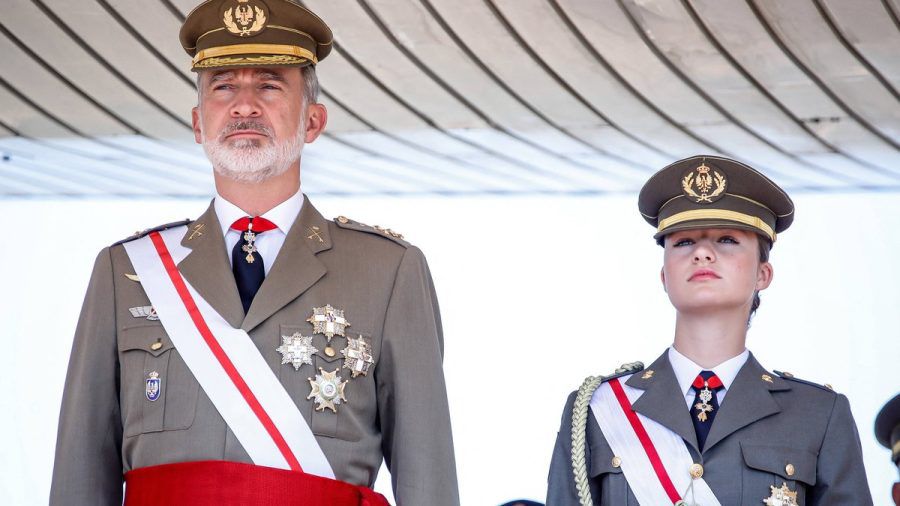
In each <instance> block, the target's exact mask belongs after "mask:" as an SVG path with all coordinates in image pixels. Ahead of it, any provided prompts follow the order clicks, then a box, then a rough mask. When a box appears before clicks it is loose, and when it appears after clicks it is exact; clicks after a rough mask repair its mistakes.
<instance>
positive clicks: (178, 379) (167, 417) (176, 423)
mask: <svg viewBox="0 0 900 506" xmlns="http://www.w3.org/2000/svg"><path fill="white" fill-rule="evenodd" d="M118 344H119V360H120V364H121V370H120V385H121V392H120V403H121V407H122V424H123V432H124V435H125V437H129V436H136V435H138V434H145V433H148V432H160V431H164V430H184V429H187V428H190V426H191V425H192V424H193V423H194V416H195V415H196V411H197V398H198V395H199V391H200V385H199V384H198V383H197V380H196V379H194V376H193V374H191V372H190V370H189V369H188V367H187V364H185V363H184V360H183V359H182V358H181V355H180V354H179V353H178V351H177V350H176V349H175V347H174V345H173V344H172V341H171V340H169V336H168V335H167V334H166V332H165V330H164V329H163V327H162V326H161V325H142V326H136V327H128V328H125V329H123V330H121V331H120V332H119V343H118Z"/></svg>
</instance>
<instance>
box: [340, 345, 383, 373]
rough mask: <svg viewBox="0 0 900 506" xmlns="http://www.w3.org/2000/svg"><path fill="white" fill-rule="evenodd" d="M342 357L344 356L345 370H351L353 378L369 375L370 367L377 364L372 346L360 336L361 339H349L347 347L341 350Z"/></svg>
mask: <svg viewBox="0 0 900 506" xmlns="http://www.w3.org/2000/svg"><path fill="white" fill-rule="evenodd" d="M341 355H343V356H344V369H350V371H351V372H352V374H353V376H352V377H353V378H355V377H357V376H359V375H360V374H362V375H363V376H365V375H367V374H368V373H369V367H371V366H372V364H374V363H375V357H373V356H372V346H371V345H369V343H368V342H366V338H364V337H363V336H359V339H354V338H352V337H349V338H347V347H346V348H344V349H343V350H341Z"/></svg>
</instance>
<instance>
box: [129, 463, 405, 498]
mask: <svg viewBox="0 0 900 506" xmlns="http://www.w3.org/2000/svg"><path fill="white" fill-rule="evenodd" d="M228 504H240V505H259V506H270V505H271V506H276V505H277V506H317V505H323V506H325V505H327V506H390V503H388V502H387V499H385V498H384V496H382V495H381V494H379V493H377V492H375V491H373V490H371V489H368V488H366V487H359V486H356V485H351V484H349V483H347V482H343V481H338V480H332V479H328V478H322V477H320V476H315V475H312V474H306V473H302V472H297V471H288V470H284V469H275V468H272V467H263V466H255V465H253V464H242V463H239V462H224V461H204V462H181V463H177V464H164V465H159V466H150V467H141V468H138V469H133V470H131V471H129V472H127V473H125V506H162V505H165V506H179V505H186V506H187V505H190V506H224V505H228Z"/></svg>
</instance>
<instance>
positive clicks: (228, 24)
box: [222, 8, 241, 34]
mask: <svg viewBox="0 0 900 506" xmlns="http://www.w3.org/2000/svg"><path fill="white" fill-rule="evenodd" d="M232 10H233V9H232V8H229V9H228V10H226V11H225V16H224V17H223V18H222V22H223V23H225V28H227V29H228V31H229V32H231V33H234V34H239V33H241V29H240V28H238V25H237V23H235V22H234V19H233V17H232V15H231V12H232Z"/></svg>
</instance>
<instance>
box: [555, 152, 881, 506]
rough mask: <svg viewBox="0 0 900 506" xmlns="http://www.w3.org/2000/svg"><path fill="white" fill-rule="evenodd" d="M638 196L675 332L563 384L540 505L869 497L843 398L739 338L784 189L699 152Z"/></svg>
mask: <svg viewBox="0 0 900 506" xmlns="http://www.w3.org/2000/svg"><path fill="white" fill-rule="evenodd" d="M638 207H639V209H640V212H641V214H642V215H643V217H644V219H645V220H646V221H647V222H648V223H650V224H651V225H652V226H653V227H654V228H655V229H656V235H655V239H656V240H657V241H658V243H659V244H660V245H661V246H663V248H664V257H663V258H664V259H663V268H662V271H661V274H660V277H661V280H662V284H663V287H664V289H665V291H666V292H667V294H668V296H669V300H670V301H671V303H672V305H673V306H674V307H675V310H676V325H675V332H674V334H675V337H674V344H673V345H672V346H671V347H670V348H669V349H667V350H666V351H665V352H664V353H663V354H662V355H661V356H660V357H659V358H657V359H656V360H655V361H654V362H653V363H651V364H650V365H649V367H646V368H645V367H644V366H643V364H641V363H638V362H635V363H632V364H626V365H624V366H622V367H621V368H620V369H619V370H617V371H616V372H615V374H612V375H610V376H606V377H603V376H598V377H590V378H588V379H587V380H586V381H585V382H584V384H583V385H582V387H581V388H580V389H579V390H578V391H576V392H574V393H573V394H572V395H571V396H570V397H569V400H568V402H567V403H566V407H565V410H564V412H563V417H562V425H561V427H560V430H559V435H558V438H557V441H556V447H555V449H554V452H553V459H552V463H551V468H550V474H549V490H548V495H547V505H548V506H561V505H577V504H582V505H590V504H601V505H616V506H620V505H625V504H641V505H645V506H647V505H650V506H658V505H661V504H676V505H701V504H702V505H703V506H714V505H717V504H722V505H729V506H731V505H739V504H743V505H760V504H765V505H768V506H797V505H804V504H806V505H819V506H824V505H834V506H836V505H841V506H848V505H870V504H872V498H871V497H870V494H869V489H868V486H867V484H866V475H865V470H864V467H863V462H862V450H861V447H860V443H859V435H858V433H857V429H856V425H855V423H854V421H853V416H852V415H851V413H850V405H849V403H848V401H847V398H846V397H845V396H843V395H841V394H838V393H835V392H833V391H832V390H831V388H830V387H828V386H827V385H826V386H820V385H817V384H814V383H810V382H808V381H804V380H800V379H798V378H795V377H794V376H793V375H791V374H789V373H781V372H778V371H774V372H770V371H768V370H766V369H764V368H763V366H762V365H761V364H760V363H759V362H758V361H757V360H756V359H755V358H754V356H753V355H752V354H751V353H750V352H749V351H748V350H747V349H746V347H745V344H746V338H747V329H748V326H749V325H748V323H749V320H748V318H749V317H750V316H752V314H753V312H754V311H755V310H756V308H757V307H758V306H759V292H760V291H762V290H764V289H766V288H767V287H768V286H769V284H770V283H771V280H772V276H773V270H772V267H771V265H770V264H769V262H768V255H769V249H770V248H771V246H772V245H773V244H774V242H775V240H776V237H777V234H778V233H781V232H783V231H784V230H785V229H787V228H788V226H789V225H790V224H791V221H792V219H793V213H794V206H793V203H792V202H791V200H790V198H789V197H788V196H787V194H785V193H784V192H783V191H782V190H781V189H780V188H779V187H778V186H777V185H775V183H773V182H772V181H771V180H769V179H768V178H766V177H765V176H764V175H762V174H761V173H759V172H757V171H756V170H754V169H752V168H751V167H749V166H747V165H744V164H742V163H740V162H737V161H734V160H729V159H725V158H721V157H713V156H705V157H704V156H698V157H692V158H688V159H685V160H681V161H678V162H675V163H673V164H671V165H669V166H667V167H665V168H664V169H662V170H661V171H659V172H658V173H657V174H655V175H654V176H653V177H651V178H650V180H649V181H648V182H647V183H646V184H645V185H644V187H643V189H642V190H641V193H640V196H639V201H638Z"/></svg>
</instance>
